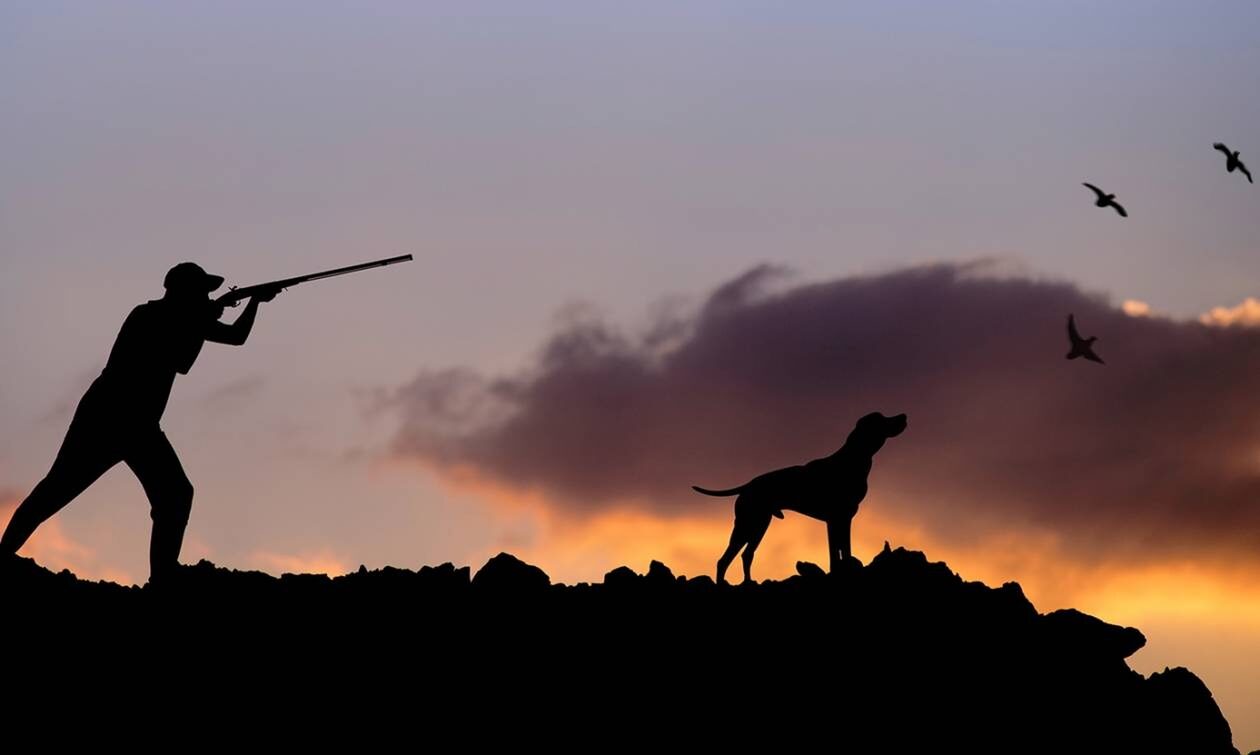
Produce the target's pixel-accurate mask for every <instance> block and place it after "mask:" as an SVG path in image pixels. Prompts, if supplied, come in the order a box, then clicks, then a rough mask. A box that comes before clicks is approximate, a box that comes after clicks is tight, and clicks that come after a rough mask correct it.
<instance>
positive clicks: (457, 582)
mask: <svg viewBox="0 0 1260 755" xmlns="http://www.w3.org/2000/svg"><path fill="white" fill-rule="evenodd" d="M471 571H472V570H471V569H469V568H468V567H467V566H460V567H456V566H455V564H452V563H451V562H450V561H447V562H446V563H444V564H441V565H439V566H421V567H420V582H421V584H423V585H426V586H432V587H434V588H449V589H456V590H458V589H460V588H464V587H467V586H468V585H470V584H471V583H472V578H471Z"/></svg>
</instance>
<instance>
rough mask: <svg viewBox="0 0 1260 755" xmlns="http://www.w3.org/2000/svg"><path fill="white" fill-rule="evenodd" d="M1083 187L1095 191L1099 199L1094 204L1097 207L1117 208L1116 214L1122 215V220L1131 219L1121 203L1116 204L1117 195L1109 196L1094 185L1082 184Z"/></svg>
mask: <svg viewBox="0 0 1260 755" xmlns="http://www.w3.org/2000/svg"><path fill="white" fill-rule="evenodd" d="M1081 185H1082V186H1088V187H1089V188H1090V189H1091V190H1093V192H1094V193H1095V194H1097V195H1098V199H1097V200H1096V201H1095V202H1094V206H1095V207H1113V208H1115V210H1116V212H1118V213H1120V217H1122V218H1127V217H1129V213H1127V212H1125V211H1124V208H1123V207H1121V206H1120V205H1119V203H1117V202H1116V195H1115V194H1107V193H1106V192H1104V191H1103V190H1102V189H1100V188H1098V187H1097V186H1095V185H1093V184H1081Z"/></svg>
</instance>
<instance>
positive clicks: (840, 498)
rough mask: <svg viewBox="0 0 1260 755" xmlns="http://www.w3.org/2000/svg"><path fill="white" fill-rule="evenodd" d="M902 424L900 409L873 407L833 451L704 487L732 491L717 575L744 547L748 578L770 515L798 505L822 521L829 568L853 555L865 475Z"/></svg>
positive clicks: (714, 492)
mask: <svg viewBox="0 0 1260 755" xmlns="http://www.w3.org/2000/svg"><path fill="white" fill-rule="evenodd" d="M905 429H906V415H904V414H898V415H897V416H896V417H885V416H884V415H882V414H880V413H879V412H873V413H871V414H868V415H866V416H865V417H863V418H861V419H859V420H858V421H857V425H856V426H855V427H854V428H853V432H851V433H849V438H848V440H846V441H845V442H844V445H843V446H842V447H841V448H840V450H839V451H836V452H835V453H834V454H832V455H830V456H827V457H824V458H822V459H814V460H813V461H811V462H809V463H808V464H805V465H803V466H795V467H785V468H783V469H776V470H775V471H773V472H766V473H765V474H763V475H760V476H759V477H754V478H753V479H752V480H749V481H748V482H746V483H744V484H743V485H740V486H739V487H737V488H730V489H728V490H706V489H704V488H702V487H698V486H692V487H693V489H694V490H695V491H697V492H699V493H704V494H705V495H712V496H728V495H738V496H739V497H738V498H736V499H735V528H734V530H733V531H732V532H731V543H730V545H729V546H727V548H726V552H725V553H723V554H722V557H721V558H720V559H718V563H717V580H718V582H725V581H726V568H727V567H728V566H730V565H731V561H733V560H735V554H736V553H739V549H740V548H743V549H744V556H743V560H744V581H745V582H747V581H749V580H751V579H752V560H753V554H755V553H756V552H757V546H758V545H760V544H761V538H762V537H764V536H765V534H766V530H767V529H769V527H770V519H771V517H778V518H780V519H782V518H783V510H784V509H787V510H789V511H799V512H800V513H802V514H805V515H806V516H812V517H814V518H815V519H821V520H823V521H824V522H826V523H827V549H828V551H829V552H830V554H831V555H830V558H831V570H832V571H833V572H834V571H835V570H836V569H837V568H838V567H839V565H840V563H841V561H843V560H844V559H846V558H850V557H851V556H852V555H853V550H852V546H851V544H850V534H851V530H852V525H853V517H854V516H855V515H856V514H857V510H858V504H860V503H861V502H862V499H863V498H865V497H866V478H867V476H868V475H869V474H870V473H871V462H872V461H873V460H874V458H875V453H876V452H877V451H879V449H880V448H882V447H883V445H884V441H885V440H887V439H889V438H893V437H896V436H898V435H900V434H901V433H902V431H903V430H905Z"/></svg>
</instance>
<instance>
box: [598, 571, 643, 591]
mask: <svg viewBox="0 0 1260 755" xmlns="http://www.w3.org/2000/svg"><path fill="white" fill-rule="evenodd" d="M641 579H643V578H642V577H640V576H639V575H638V574H635V573H634V570H633V569H631V568H630V567H629V566H618V567H617V568H616V569H613V570H612V571H610V572H608V573H607V574H605V575H604V584H605V585H606V586H608V587H634V586H637V585H638V584H639V581H640V580H641Z"/></svg>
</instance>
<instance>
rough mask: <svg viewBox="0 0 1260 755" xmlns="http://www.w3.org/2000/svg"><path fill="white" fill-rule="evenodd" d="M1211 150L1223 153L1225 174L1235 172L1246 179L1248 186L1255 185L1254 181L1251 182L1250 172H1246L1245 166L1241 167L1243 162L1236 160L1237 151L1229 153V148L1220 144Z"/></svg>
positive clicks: (1213, 146)
mask: <svg viewBox="0 0 1260 755" xmlns="http://www.w3.org/2000/svg"><path fill="white" fill-rule="evenodd" d="M1212 149H1216V150H1220V151H1221V152H1224V153H1225V172H1226V173H1233V172H1234V171H1235V170H1237V171H1239V172H1241V173H1242V174H1243V175H1244V176H1246V177H1247V183H1249V184H1253V183H1255V181H1252V180H1251V171H1249V170H1247V166H1246V165H1243V161H1242V160H1239V159H1238V155H1239V154H1240V153H1239V152H1238V150H1234V151H1233V152H1230V151H1229V147H1226V146H1225V145H1224V144H1221V143H1220V142H1217V143H1216V144H1213V145H1212Z"/></svg>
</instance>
